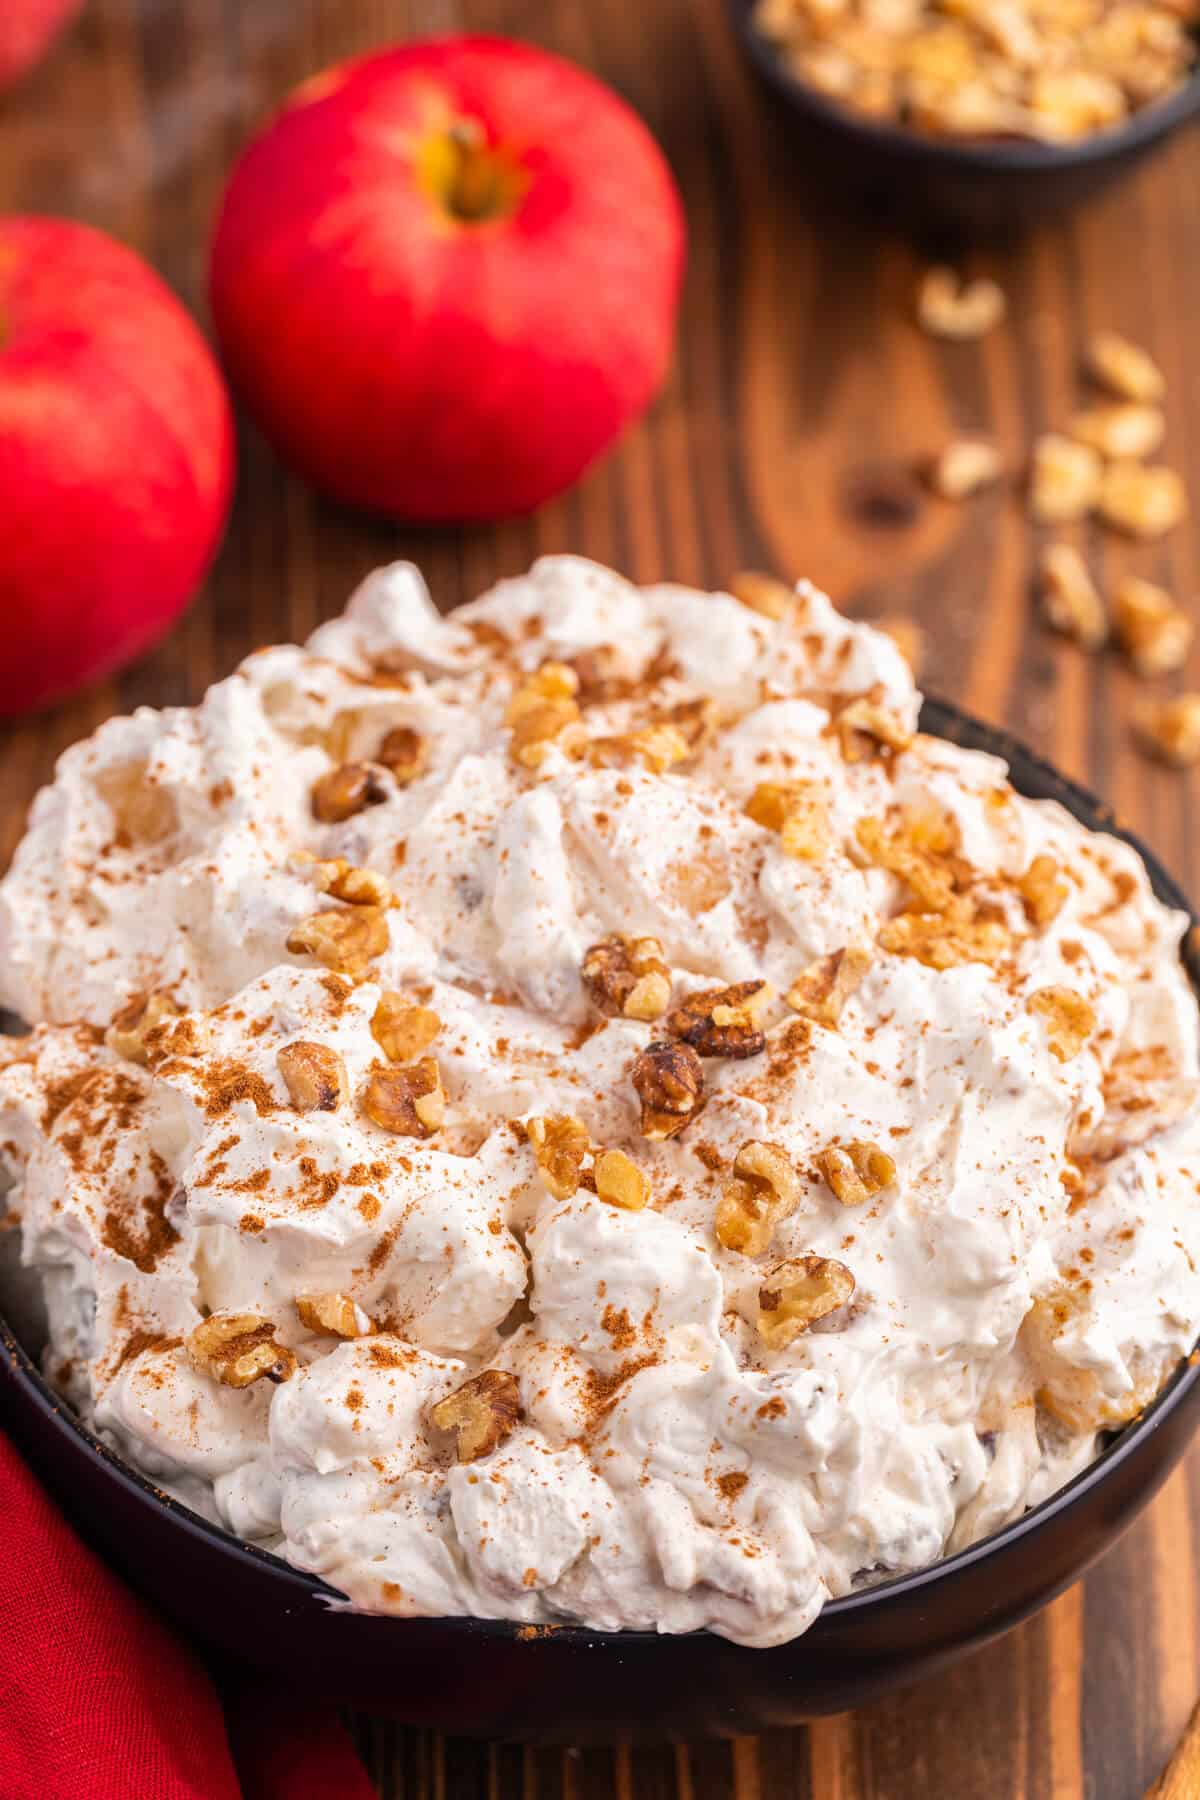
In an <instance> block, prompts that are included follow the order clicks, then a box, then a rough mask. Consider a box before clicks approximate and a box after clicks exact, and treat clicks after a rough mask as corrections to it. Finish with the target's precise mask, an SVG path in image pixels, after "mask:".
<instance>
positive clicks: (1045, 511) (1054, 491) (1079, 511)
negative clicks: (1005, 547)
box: [1029, 431, 1104, 525]
mask: <svg viewBox="0 0 1200 1800" xmlns="http://www.w3.org/2000/svg"><path fill="white" fill-rule="evenodd" d="M1103 474H1104V466H1103V464H1102V463H1101V461H1100V458H1099V457H1098V456H1097V454H1096V452H1095V451H1094V450H1093V449H1092V448H1091V446H1090V445H1089V444H1080V443H1077V442H1076V441H1075V439H1074V438H1069V437H1063V436H1061V435H1060V434H1059V433H1058V432H1056V431H1047V432H1044V433H1043V434H1042V436H1041V437H1039V438H1038V439H1037V441H1036V443H1035V444H1034V446H1033V471H1032V475H1031V479H1030V487H1029V503H1030V506H1031V507H1032V509H1033V516H1034V518H1035V519H1037V520H1038V521H1039V522H1040V523H1041V524H1043V525H1060V524H1065V523H1067V522H1068V521H1070V520H1072V519H1082V518H1083V516H1084V514H1085V513H1089V512H1091V510H1092V508H1093V507H1094V506H1095V505H1096V503H1097V501H1098V500H1099V498H1100V487H1101V480H1102V477H1103Z"/></svg>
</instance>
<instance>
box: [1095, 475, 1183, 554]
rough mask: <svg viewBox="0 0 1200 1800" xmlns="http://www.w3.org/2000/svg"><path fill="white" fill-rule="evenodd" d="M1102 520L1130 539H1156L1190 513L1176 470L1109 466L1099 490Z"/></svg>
mask: <svg viewBox="0 0 1200 1800" xmlns="http://www.w3.org/2000/svg"><path fill="white" fill-rule="evenodd" d="M1098 504H1099V508H1100V516H1101V518H1102V519H1103V520H1104V522H1105V524H1106V525H1112V526H1113V527H1114V528H1115V529H1116V530H1117V531H1124V532H1127V533H1128V534H1129V535H1130V537H1139V538H1156V537H1162V536H1163V535H1164V533H1166V532H1168V531H1171V530H1173V529H1174V527H1175V526H1176V525H1178V523H1179V521H1180V520H1181V519H1182V518H1183V517H1184V515H1185V514H1186V512H1187V509H1188V506H1187V494H1186V492H1185V490H1184V486H1183V482H1182V481H1181V480H1180V478H1179V476H1178V475H1177V474H1176V473H1175V470H1174V469H1167V468H1164V467H1162V466H1161V465H1158V464H1155V465H1151V466H1147V465H1146V464H1145V463H1139V462H1114V463H1110V464H1109V465H1108V467H1107V469H1105V471H1104V479H1103V481H1102V482H1101V486H1100V498H1099V503H1098Z"/></svg>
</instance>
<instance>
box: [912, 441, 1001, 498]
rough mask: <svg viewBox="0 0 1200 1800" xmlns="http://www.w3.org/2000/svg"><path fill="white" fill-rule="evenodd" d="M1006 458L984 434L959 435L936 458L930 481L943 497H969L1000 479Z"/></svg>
mask: <svg viewBox="0 0 1200 1800" xmlns="http://www.w3.org/2000/svg"><path fill="white" fill-rule="evenodd" d="M1003 472H1004V462H1003V458H1002V457H1001V455H1000V452H999V450H997V448H996V446H995V444H989V443H988V442H987V441H986V439H984V438H955V439H954V440H953V442H952V443H949V444H947V445H946V447H945V449H944V450H942V451H940V452H939V453H938V455H937V456H936V457H935V458H934V460H933V462H932V463H931V464H930V467H929V482H930V486H931V487H932V488H933V490H934V492H935V493H938V494H940V495H941V497H942V499H943V500H966V499H968V498H969V497H970V495H972V494H977V493H979V492H980V491H981V490H982V489H983V488H986V487H991V486H992V484H993V482H996V481H999V479H1000V477H1001V475H1002V474H1003Z"/></svg>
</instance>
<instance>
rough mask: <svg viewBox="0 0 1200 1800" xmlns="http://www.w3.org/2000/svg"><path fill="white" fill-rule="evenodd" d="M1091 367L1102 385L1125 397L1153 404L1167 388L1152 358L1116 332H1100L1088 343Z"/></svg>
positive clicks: (1089, 364)
mask: <svg viewBox="0 0 1200 1800" xmlns="http://www.w3.org/2000/svg"><path fill="white" fill-rule="evenodd" d="M1087 360H1088V369H1089V371H1090V372H1091V374H1092V375H1093V376H1094V378H1095V379H1096V380H1097V381H1098V382H1099V383H1100V385H1101V386H1102V387H1106V388H1108V390H1109V392H1110V393H1113V394H1116V395H1117V396H1118V397H1119V398H1120V399H1122V400H1138V401H1142V402H1145V403H1150V404H1153V403H1154V402H1155V401H1157V400H1161V399H1162V397H1163V395H1164V394H1165V393H1166V391H1167V384H1166V382H1165V381H1164V380H1163V377H1162V371H1161V370H1160V369H1159V368H1158V366H1157V364H1156V363H1155V362H1154V361H1153V359H1152V358H1151V357H1150V356H1148V355H1147V353H1146V352H1145V351H1144V350H1141V349H1139V348H1138V346H1137V345H1136V344H1131V343H1130V341H1129V339H1128V338H1124V337H1122V336H1121V335H1120V334H1119V332H1116V331H1098V332H1097V333H1096V334H1095V336H1094V337H1093V338H1092V341H1091V343H1090V344H1089V345H1088V357H1087Z"/></svg>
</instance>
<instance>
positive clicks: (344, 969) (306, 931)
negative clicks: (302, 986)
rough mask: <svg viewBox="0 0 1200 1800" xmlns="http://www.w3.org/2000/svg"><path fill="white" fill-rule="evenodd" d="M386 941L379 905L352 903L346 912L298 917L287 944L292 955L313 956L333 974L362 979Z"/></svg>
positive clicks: (382, 915)
mask: <svg viewBox="0 0 1200 1800" xmlns="http://www.w3.org/2000/svg"><path fill="white" fill-rule="evenodd" d="M389 941H390V940H389V938H388V928H387V919H386V918H385V916H384V913H383V910H382V908H380V907H378V906H354V907H351V908H350V910H349V911H347V912H320V913H314V914H313V916H312V917H311V918H310V919H301V921H300V923H299V924H298V925H294V926H293V927H292V929H291V931H290V932H289V934H288V940H287V947H288V949H289V950H290V951H291V952H292V954H293V955H294V956H315V957H316V958H317V961H318V962H320V963H323V964H324V965H325V967H326V968H327V969H332V970H334V972H335V973H336V974H338V975H345V976H347V977H348V978H349V979H350V980H351V981H361V980H363V978H364V977H365V976H366V974H367V969H368V965H369V964H370V963H371V962H372V961H373V960H374V958H375V957H377V956H382V955H383V953H384V951H385V950H386V949H387V947H388V943H389Z"/></svg>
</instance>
